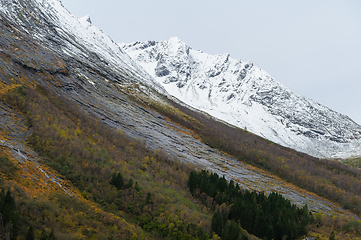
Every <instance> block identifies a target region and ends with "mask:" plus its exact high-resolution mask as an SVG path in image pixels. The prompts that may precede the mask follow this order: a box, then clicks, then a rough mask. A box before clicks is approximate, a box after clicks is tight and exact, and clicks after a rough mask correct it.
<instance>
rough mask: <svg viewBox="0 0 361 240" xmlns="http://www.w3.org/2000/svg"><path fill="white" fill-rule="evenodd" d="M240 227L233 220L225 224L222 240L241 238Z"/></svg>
mask: <svg viewBox="0 0 361 240" xmlns="http://www.w3.org/2000/svg"><path fill="white" fill-rule="evenodd" d="M239 233H240V231H239V227H238V225H237V223H236V222H235V221H234V220H233V219H232V220H231V221H228V222H227V223H226V224H225V227H224V231H223V235H222V239H224V240H237V239H238V237H239Z"/></svg>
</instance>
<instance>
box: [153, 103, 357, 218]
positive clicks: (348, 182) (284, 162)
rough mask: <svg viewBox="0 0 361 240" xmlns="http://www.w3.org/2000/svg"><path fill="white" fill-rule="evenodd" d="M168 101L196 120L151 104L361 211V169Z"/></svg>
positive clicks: (223, 146)
mask: <svg viewBox="0 0 361 240" xmlns="http://www.w3.org/2000/svg"><path fill="white" fill-rule="evenodd" d="M169 103H171V104H172V105H173V106H174V107H175V108H178V109H179V110H180V111H181V112H183V113H185V114H187V115H189V116H190V117H191V118H193V119H194V120H193V121H188V120H187V119H186V118H184V117H183V116H182V115H180V114H177V113H175V112H174V111H170V110H169V109H167V108H164V107H163V106H160V105H157V104H152V105H151V107H152V108H154V109H155V110H156V111H158V112H160V113H161V114H163V115H165V116H167V117H168V118H169V119H171V120H172V121H174V122H177V123H179V124H181V125H182V126H184V127H186V128H188V129H190V130H192V131H193V132H195V133H196V134H198V135H199V136H200V137H201V139H202V141H203V142H204V143H206V144H208V145H209V146H211V147H213V148H218V149H219V150H221V151H224V152H226V153H228V154H230V155H232V156H233V157H235V158H236V159H238V160H239V161H242V162H245V163H248V164H251V165H253V166H256V167H259V168H261V169H263V170H266V171H268V172H270V173H271V174H275V175H277V176H279V177H281V178H282V179H284V180H286V181H288V182H290V183H293V184H294V185H296V186H299V187H301V188H303V189H305V190H308V191H310V192H314V193H316V194H317V195H319V196H321V197H324V198H327V199H329V200H331V201H333V202H336V203H338V204H340V205H341V206H342V207H344V208H346V209H348V210H350V211H352V212H354V213H356V214H360V213H361V169H358V168H353V167H351V166H347V165H345V164H342V163H340V162H337V161H331V160H324V159H317V158H314V157H311V156H309V155H306V154H303V153H300V152H297V151H295V150H292V149H289V148H286V147H282V146H280V145H278V144H274V143H272V142H270V141H268V140H266V139H263V138H261V137H258V136H256V135H254V134H252V133H249V132H247V131H246V130H243V129H238V128H235V127H232V126H228V125H225V124H223V123H221V122H218V121H215V120H214V119H212V118H211V117H207V116H206V115H204V114H201V113H197V112H195V111H192V110H190V109H188V108H186V107H184V106H182V105H180V104H177V103H175V102H172V101H170V100H169Z"/></svg>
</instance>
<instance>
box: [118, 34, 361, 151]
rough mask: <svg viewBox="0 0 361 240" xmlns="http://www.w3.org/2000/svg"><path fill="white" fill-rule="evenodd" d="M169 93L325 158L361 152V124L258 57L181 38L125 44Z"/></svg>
mask: <svg viewBox="0 0 361 240" xmlns="http://www.w3.org/2000/svg"><path fill="white" fill-rule="evenodd" d="M119 45H120V46H121V47H122V48H123V49H124V50H125V51H126V52H127V53H128V54H129V55H130V56H131V57H132V58H133V59H134V60H135V61H136V62H138V63H139V64H140V65H141V66H142V67H143V68H144V69H145V70H146V71H147V72H148V73H149V74H150V75H151V76H153V77H154V78H155V79H157V80H158V82H159V83H160V84H162V85H163V87H164V88H165V89H166V90H167V92H168V93H169V94H171V95H173V96H174V97H176V98H178V99H180V100H181V101H183V102H185V103H186V104H188V105H190V106H192V107H194V108H196V109H199V110H202V111H205V112H207V113H208V114H210V115H212V116H214V117H216V118H218V119H221V120H223V121H226V122H228V123H230V124H232V125H234V126H237V127H240V128H244V129H247V130H248V131H250V132H252V133H254V134H257V135H260V136H262V137H264V138H266V139H268V140H271V141H273V142H276V143H278V144H281V145H283V146H286V147H291V148H293V149H296V150H298V151H301V152H305V153H307V154H310V155H312V156H315V157H320V158H349V157H355V156H360V155H361V126H360V125H358V124H357V123H355V122H354V121H353V120H352V119H350V118H349V117H348V116H346V115H343V114H340V113H337V112H335V111H333V110H331V109H329V108H327V107H325V106H323V105H321V104H319V103H316V102H314V101H313V100H311V99H308V98H305V97H303V96H301V95H300V94H297V93H295V92H293V91H292V90H290V89H289V88H287V87H285V86H284V85H283V84H281V83H279V82H278V81H276V80H275V79H274V78H273V77H271V76H270V75H269V74H268V73H267V72H266V71H264V70H263V69H261V68H259V67H257V66H255V65H254V64H253V63H252V62H250V61H247V62H244V61H241V60H236V59H233V58H231V57H230V54H227V53H226V54H218V55H210V54H207V53H203V52H202V51H196V50H193V49H192V48H191V47H189V46H188V45H187V44H186V43H184V42H182V41H181V40H180V39H179V38H177V37H172V38H170V39H169V40H167V41H160V42H155V41H147V42H135V43H131V44H119Z"/></svg>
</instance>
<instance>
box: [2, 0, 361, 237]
mask: <svg viewBox="0 0 361 240" xmlns="http://www.w3.org/2000/svg"><path fill="white" fill-rule="evenodd" d="M0 79H1V82H0V99H1V101H0V115H1V118H0V161H1V164H0V172H1V174H0V187H1V188H2V189H4V191H3V192H7V190H10V191H8V192H9V194H7V193H6V195H5V193H4V194H2V193H1V194H0V212H1V214H3V215H4V216H5V215H6V216H7V213H4V212H3V209H4V208H3V206H5V205H6V204H7V203H8V202H10V203H11V206H12V209H16V211H13V212H15V213H17V214H15V215H17V216H19V218H18V219H17V222H18V223H17V224H16V226H20V229H19V232H18V234H19V236H20V238H21V237H24V238H25V236H26V234H31V233H32V232H33V234H34V235H35V238H36V239H39V238H41V236H42V235H43V232H44V234H46V235H48V236H51V235H52V232H53V234H54V235H55V237H56V239H112V238H113V239H114V238H115V239H159V238H168V239H209V238H214V239H217V235H215V234H214V233H215V231H214V229H213V227H212V218H213V216H214V214H216V213H217V212H218V210H219V211H220V212H222V214H225V213H227V211H229V208H230V202H229V201H226V200H227V198H226V196H225V197H224V198H222V199H223V200H225V201H226V202H222V201H219V202H218V201H216V199H213V198H212V197H210V195H205V194H201V193H200V190H199V191H197V190H194V189H192V190H193V193H192V192H190V187H189V184H188V183H189V181H188V180H189V178H190V176H191V174H190V173H191V172H192V170H193V171H194V170H197V171H198V170H201V169H206V170H209V171H211V172H215V173H218V174H219V176H220V177H221V176H223V175H224V178H222V181H223V183H224V182H226V185H227V187H222V188H221V189H222V190H225V189H230V188H232V189H233V187H232V186H233V185H232V184H230V183H229V185H228V183H227V181H226V179H227V180H233V182H234V183H235V185H236V186H238V188H240V189H241V188H242V191H241V190H240V192H241V193H243V192H244V193H245V194H246V195H247V194H248V193H247V191H245V190H243V189H249V190H256V191H263V192H265V193H266V194H258V193H257V194H256V193H252V194H253V195H252V196H261V197H260V198H265V196H266V195H267V194H269V193H271V192H277V193H280V194H282V195H283V196H284V197H285V198H286V199H289V200H281V201H282V202H285V203H287V204H284V205H287V206H291V209H292V211H295V212H297V211H300V210H298V209H307V208H304V205H305V204H307V205H308V208H309V209H310V210H311V211H313V212H319V215H317V218H316V221H318V222H317V224H319V225H318V226H323V227H324V228H325V229H327V230H325V232H326V233H327V234H329V233H330V229H332V230H339V231H343V233H345V232H346V233H347V234H349V233H350V234H351V233H352V234H353V236H357V234H358V232H359V231H360V229H359V224H358V221H356V220H352V219H353V218H354V217H356V218H358V216H357V215H356V214H359V213H360V211H361V204H360V201H359V199H360V195H361V194H360V190H359V187H355V186H361V184H360V182H359V179H360V176H361V173H360V172H359V171H358V170H357V169H353V168H346V167H344V166H343V165H340V164H338V163H335V165H332V164H331V165H327V164H328V162H327V161H326V162H323V161H320V162H318V161H319V160H318V159H314V158H311V157H309V156H307V155H302V154H300V153H298V152H295V151H293V150H291V149H287V148H282V147H280V146H278V145H276V144H273V143H270V142H269V141H266V140H264V139H262V138H259V137H257V136H254V135H253V134H250V133H248V132H244V131H243V130H239V129H234V128H231V127H229V126H226V125H223V124H221V123H219V122H216V121H214V120H212V119H211V118H209V117H208V116H206V115H203V114H200V113H197V112H193V111H191V110H190V109H188V108H185V107H184V106H182V105H179V104H177V103H175V102H173V101H171V100H170V99H168V96H167V94H166V93H164V89H163V88H162V87H161V86H160V85H158V84H157V83H156V82H155V81H154V80H153V79H152V78H151V76H150V75H149V74H147V73H145V72H144V70H142V68H141V67H139V66H138V65H137V64H136V63H134V62H133V61H132V60H131V59H130V58H129V57H128V56H127V55H126V54H125V53H124V52H122V50H121V49H119V48H118V47H117V46H116V45H115V44H114V43H113V42H112V41H111V39H110V38H109V37H107V36H106V35H105V34H104V33H102V32H101V31H100V30H99V29H97V28H95V27H94V26H92V25H91V23H90V22H89V21H87V19H86V18H84V19H77V18H75V17H74V16H72V15H71V14H70V13H69V12H67V11H66V10H65V9H64V8H63V6H62V5H61V3H60V2H59V1H57V0H45V1H43V0H28V1H23V0H13V1H11V2H9V1H4V0H1V1H0ZM223 129H224V130H225V131H224V132H222V131H223ZM238 131H240V132H238ZM220 132H222V133H220ZM231 133H235V134H237V136H239V137H240V139H235V138H234V137H233V136H232V134H231ZM239 133H242V134H239ZM230 139H235V140H236V141H234V142H230ZM258 145H259V146H258ZM235 146H236V147H235ZM247 146H249V147H247ZM235 149H238V150H240V152H237V151H235ZM302 159H303V161H302ZM241 161H243V162H241ZM296 162H300V163H301V164H304V165H307V164H309V165H308V166H311V169H314V171H313V170H312V171H311V170H308V169H307V170H306V168H304V169H302V168H303V166H304V165H296V167H298V168H299V171H291V170H293V169H291V170H289V168H290V166H292V165H294V163H296ZM315 163H316V164H315ZM277 164H278V165H277ZM312 164H313V165H312ZM252 165H253V166H252ZM254 166H257V167H254ZM258 167H262V168H263V169H264V170H266V171H264V170H261V169H260V168H258ZM320 173H322V174H320ZM272 174H277V175H278V176H275V175H272ZM302 176H304V179H306V181H303V182H302V184H304V185H302V184H298V183H297V182H298V181H299V179H300V178H302ZM313 177H314V178H313ZM289 182H292V183H294V184H297V185H299V186H300V187H302V188H304V189H307V190H309V191H313V192H314V193H311V192H308V191H306V190H304V189H302V188H300V187H297V186H295V185H292V184H290V183H289ZM236 183H238V185H237V184H236ZM315 183H317V184H315ZM223 185H224V184H223ZM313 187H314V188H313ZM236 189H237V188H236ZM350 189H351V190H350ZM318 191H319V192H318ZM218 192H220V191H218ZM315 192H316V193H318V194H320V195H321V196H322V197H320V196H318V195H316V194H315ZM198 193H199V194H198ZM224 193H225V194H226V192H224ZM192 194H194V196H193V195H192ZM238 194H240V193H238ZM220 195H223V193H222V194H220ZM220 195H218V196H220ZM5 196H8V197H5ZM11 196H13V197H11ZM272 196H274V194H273V195H272ZM276 196H278V195H276ZM277 198H278V199H283V198H281V197H277ZM5 199H7V200H5ZM9 199H10V200H9ZM13 199H14V200H13ZM222 199H221V200H222ZM265 202H267V201H265ZM334 202H336V203H334ZM253 203H255V202H254V201H253ZM256 203H257V202H256ZM291 203H292V204H291ZM293 204H295V205H293ZM14 206H15V207H14ZM252 206H253V207H254V209H256V211H258V210H259V211H261V209H259V207H258V205H257V204H256V205H252ZM345 208H346V209H349V210H351V211H353V212H350V211H348V210H345ZM329 214H334V215H335V216H339V217H335V218H331V217H328V215H329ZM290 215H293V214H290ZM298 215H299V216H303V215H305V214H304V212H303V213H299V214H298ZM224 216H225V215H224ZM343 216H345V217H343ZM301 218H302V217H301ZM250 219H251V218H250ZM252 219H253V220H252V222H256V219H257V218H252ZM285 219H286V218H285ZM295 219H296V220H295V221H296V222H297V221H299V222H300V221H301V220H302V219H300V218H299V217H298V218H295ZM303 219H304V218H303ZM306 219H307V218H306ZM222 221H223V220H222ZM303 221H304V220H303ZM352 221H353V222H352ZM250 222H251V220H250ZM349 222H351V223H353V225H350V227H348V228H347V229H344V228H343V227H340V226H341V225H342V226H346V224H348V223H349ZM4 223H5V225H4V226H2V225H1V224H0V236H1V237H3V236H4V232H5V233H8V232H11V231H10V230H11V228H10V227H9V226H10V225H8V224H9V222H8V221H4ZM19 223H21V224H19ZM275 223H276V224H277V222H275ZM307 223H311V222H307ZM339 223H341V224H339ZM222 224H225V225H227V226H229V227H227V228H226V229H228V230H227V231H225V232H224V233H223V232H222V237H223V239H225V236H229V233H231V232H232V231H233V230H235V231H234V232H236V233H238V234H239V235H238V236H237V237H239V238H242V237H243V239H244V237H246V238H248V239H255V238H254V237H253V236H251V235H249V234H248V233H247V232H246V231H245V229H244V228H243V229H241V228H242V226H240V225H239V224H238V225H237V223H235V222H234V221H233V222H232V221H225V222H224V221H223V222H222ZM280 224H281V222H280V223H279V225H280ZM282 224H283V225H286V224H287V223H283V222H282ZM255 225H256V224H255ZM302 225H304V222H303V224H302ZM30 226H32V228H30ZM257 226H259V223H257ZM252 227H253V226H252ZM330 227H332V228H330ZM309 228H310V229H316V225H312V224H311V225H309ZM29 229H33V231H30V230H29ZM232 229H233V230H232ZM284 229H287V228H282V229H280V231H278V234H279V235H282V237H283V235H286V233H285V232H283V230H284ZM231 230H232V231H231ZM293 230H294V229H293ZM303 230H304V229H299V230H298V229H296V232H297V234H300V233H301V232H302V231H303ZM217 231H218V230H217ZM355 231H356V233H354V232H355ZM249 232H251V231H249ZM348 232H349V233H348ZM293 233H294V231H293ZM269 234H270V233H269ZM269 236H270V235H269ZM293 236H294V235H293ZM12 237H13V238H15V236H12Z"/></svg>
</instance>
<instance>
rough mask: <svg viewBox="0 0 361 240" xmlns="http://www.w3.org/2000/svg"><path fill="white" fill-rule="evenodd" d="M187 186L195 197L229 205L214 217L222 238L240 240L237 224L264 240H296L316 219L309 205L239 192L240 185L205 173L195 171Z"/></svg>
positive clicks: (272, 194)
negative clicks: (298, 204)
mask: <svg viewBox="0 0 361 240" xmlns="http://www.w3.org/2000/svg"><path fill="white" fill-rule="evenodd" d="M188 187H189V190H190V192H191V193H192V195H193V196H195V197H196V196H201V195H202V194H206V195H208V196H209V197H211V198H212V199H214V201H215V202H216V203H217V204H218V205H222V204H226V205H228V206H229V211H220V210H217V211H216V212H215V213H214V214H213V217H212V223H211V227H212V230H213V231H214V232H215V233H216V234H218V235H219V236H221V237H222V239H238V237H239V233H240V232H239V227H236V226H237V224H239V225H240V227H242V228H243V229H245V230H247V231H248V232H249V233H251V234H253V235H255V236H257V237H259V238H262V239H269V240H271V239H275V240H278V239H284V238H285V239H296V238H297V237H299V236H302V235H303V234H305V233H307V232H306V226H307V225H308V224H309V223H311V222H312V219H313V218H312V214H311V212H310V211H309V210H308V208H307V205H305V206H304V207H302V208H299V207H297V206H296V205H295V204H291V202H290V201H289V200H287V199H285V198H284V197H283V196H282V195H280V194H278V193H275V192H271V193H270V194H269V195H268V196H266V195H265V194H264V193H263V192H260V193H257V192H256V191H252V192H250V191H248V190H243V189H240V187H239V185H238V183H236V184H234V181H232V180H231V181H230V182H229V183H228V182H227V180H226V179H225V177H224V176H223V177H219V176H218V174H216V173H209V172H208V171H205V170H202V171H200V172H195V171H192V172H191V173H190V175H189V179H188Z"/></svg>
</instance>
